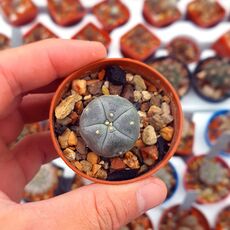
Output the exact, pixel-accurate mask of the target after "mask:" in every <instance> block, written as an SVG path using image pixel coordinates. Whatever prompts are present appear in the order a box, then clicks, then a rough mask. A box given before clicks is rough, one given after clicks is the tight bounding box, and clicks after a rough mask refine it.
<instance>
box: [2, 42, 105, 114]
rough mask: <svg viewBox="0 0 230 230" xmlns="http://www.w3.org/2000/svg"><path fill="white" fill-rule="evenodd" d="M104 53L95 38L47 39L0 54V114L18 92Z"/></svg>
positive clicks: (31, 88) (99, 57)
mask: <svg viewBox="0 0 230 230" xmlns="http://www.w3.org/2000/svg"><path fill="white" fill-rule="evenodd" d="M105 56H106V50H105V48H104V47H103V45H102V44H100V43H98V42H88V41H76V40H62V39H48V40H44V41H40V42H37V43H33V44H29V45H26V46H22V47H19V48H15V49H10V50H6V51H3V52H1V54H0V85H1V90H0V98H1V107H0V114H1V116H2V113H3V112H4V113H5V111H7V110H8V109H9V105H12V104H13V102H14V99H15V98H18V96H19V95H21V94H23V93H26V92H28V91H31V90H33V89H37V88H40V87H43V86H45V85H48V84H50V83H51V82H53V81H54V80H56V79H58V78H61V77H64V76H66V75H68V74H69V73H71V72H73V71H74V70H76V69H78V68H80V67H82V66H84V65H86V64H88V63H90V62H93V61H96V60H98V59H102V58H104V57H105Z"/></svg>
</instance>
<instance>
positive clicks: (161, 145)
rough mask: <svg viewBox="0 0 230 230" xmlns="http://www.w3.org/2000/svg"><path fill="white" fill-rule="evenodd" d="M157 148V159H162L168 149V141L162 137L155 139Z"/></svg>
mask: <svg viewBox="0 0 230 230" xmlns="http://www.w3.org/2000/svg"><path fill="white" fill-rule="evenodd" d="M157 149H158V152H159V156H158V161H160V160H162V159H163V158H164V156H165V154H166V153H167V152H168V150H169V145H168V142H167V141H165V140H164V138H163V137H159V138H158V139H157Z"/></svg>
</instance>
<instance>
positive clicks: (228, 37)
mask: <svg viewBox="0 0 230 230" xmlns="http://www.w3.org/2000/svg"><path fill="white" fill-rule="evenodd" d="M211 48H212V49H214V50H215V51H216V53H217V55H219V56H221V57H228V58H229V57H230V31H227V32H226V33H224V34H223V35H222V36H221V37H219V38H218V39H217V40H216V41H215V42H214V43H213V45H212V47H211Z"/></svg>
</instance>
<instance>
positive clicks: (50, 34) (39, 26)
mask: <svg viewBox="0 0 230 230" xmlns="http://www.w3.org/2000/svg"><path fill="white" fill-rule="evenodd" d="M37 29H43V30H44V33H47V34H48V36H47V37H46V38H58V36H57V35H56V34H55V33H53V32H52V31H51V30H50V29H49V28H47V27H46V26H44V25H43V24H42V23H40V22H39V23H37V24H35V25H34V26H33V27H32V28H31V29H30V30H28V31H27V32H26V33H25V34H24V35H23V42H24V43H25V44H27V43H30V42H36V41H39V39H38V38H37V36H38V35H36V34H35V35H33V34H34V31H35V30H37ZM41 34H42V33H41ZM30 36H31V38H32V39H31V41H30V40H28V38H29V37H30ZM40 40H41V39H40Z"/></svg>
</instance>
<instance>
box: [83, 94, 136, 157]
mask: <svg viewBox="0 0 230 230" xmlns="http://www.w3.org/2000/svg"><path fill="white" fill-rule="evenodd" d="M80 133H81V136H82V138H83V139H84V141H85V142H86V144H87V145H88V147H89V148H90V149H92V150H93V151H94V152H96V153H97V154H98V155H101V156H103V157H116V156H119V155H122V154H123V153H125V152H127V151H128V150H130V149H131V148H132V147H133V146H134V144H135V142H136V140H137V139H138V136H139V133H140V118H139V115H138V113H137V110H136V108H135V107H134V106H133V105H132V103H130V102H129V101H128V100H127V99H125V98H122V97H119V96H100V97H98V98H96V99H94V100H93V101H91V102H90V103H89V104H88V105H87V107H86V108H85V109H84V110H83V112H82V115H81V118H80Z"/></svg>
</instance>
